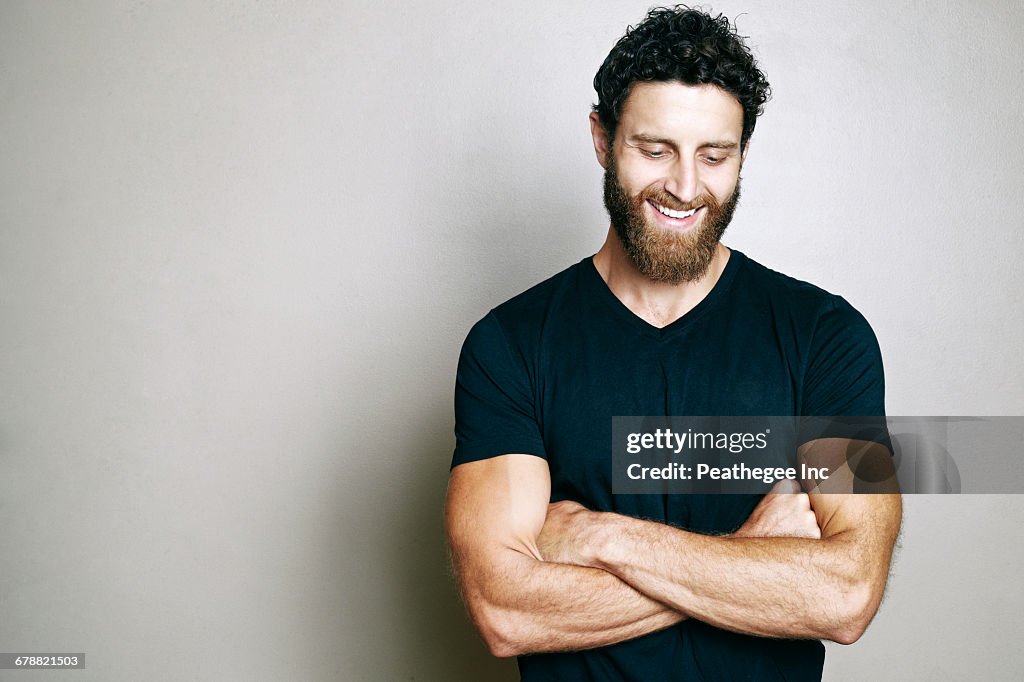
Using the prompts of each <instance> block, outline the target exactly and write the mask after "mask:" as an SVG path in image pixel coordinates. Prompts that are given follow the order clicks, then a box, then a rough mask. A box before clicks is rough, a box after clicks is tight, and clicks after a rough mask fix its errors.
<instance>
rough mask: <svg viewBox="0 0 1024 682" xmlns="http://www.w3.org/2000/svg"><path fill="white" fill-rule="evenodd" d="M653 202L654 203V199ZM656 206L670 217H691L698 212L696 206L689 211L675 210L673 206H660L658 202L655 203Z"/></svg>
mask: <svg viewBox="0 0 1024 682" xmlns="http://www.w3.org/2000/svg"><path fill="white" fill-rule="evenodd" d="M651 203H652V204H654V202H653V201H652V202H651ZM654 208H656V209H658V210H659V211H661V212H662V213H664V214H665V215H667V216H668V217H669V218H689V217H690V216H692V215H693V214H694V213H696V212H697V209H696V208H691V209H690V210H689V211H673V210H672V209H671V208H665V207H664V206H659V205H658V204H654Z"/></svg>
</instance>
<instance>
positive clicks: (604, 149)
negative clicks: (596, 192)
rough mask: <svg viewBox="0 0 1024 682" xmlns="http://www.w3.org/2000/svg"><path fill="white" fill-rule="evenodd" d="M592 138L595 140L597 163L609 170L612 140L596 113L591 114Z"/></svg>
mask: <svg viewBox="0 0 1024 682" xmlns="http://www.w3.org/2000/svg"><path fill="white" fill-rule="evenodd" d="M590 136H591V137H592V138H594V153H596V154H597V162H598V163H599V164H601V168H608V155H609V154H611V153H612V149H611V140H609V139H608V131H607V130H605V129H604V126H603V125H601V119H600V117H598V115H597V112H596V111H592V112H590Z"/></svg>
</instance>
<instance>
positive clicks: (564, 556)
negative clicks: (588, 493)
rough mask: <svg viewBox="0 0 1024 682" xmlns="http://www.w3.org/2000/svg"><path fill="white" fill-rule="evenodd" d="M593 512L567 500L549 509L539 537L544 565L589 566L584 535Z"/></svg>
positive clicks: (554, 503) (550, 505) (552, 505)
mask: <svg viewBox="0 0 1024 682" xmlns="http://www.w3.org/2000/svg"><path fill="white" fill-rule="evenodd" d="M589 513H590V512H589V511H587V508H586V507H584V506H583V505H581V504H579V503H578V502H573V501H571V500H564V501H562V502H552V503H551V504H549V505H548V515H547V518H546V519H545V520H544V527H543V528H542V529H541V531H540V535H539V536H537V548H538V549H539V550H540V556H541V558H542V559H543V560H544V561H550V562H554V563H558V564H575V565H577V566H585V565H586V564H585V563H584V561H585V559H584V556H583V547H584V543H583V535H584V531H585V529H586V523H585V518H586V516H587V514H589Z"/></svg>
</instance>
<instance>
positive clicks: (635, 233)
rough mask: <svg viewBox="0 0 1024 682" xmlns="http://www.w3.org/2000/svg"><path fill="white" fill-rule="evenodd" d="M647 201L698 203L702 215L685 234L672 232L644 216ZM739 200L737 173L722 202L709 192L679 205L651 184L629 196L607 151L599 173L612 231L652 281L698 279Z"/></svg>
mask: <svg viewBox="0 0 1024 682" xmlns="http://www.w3.org/2000/svg"><path fill="white" fill-rule="evenodd" d="M648 200H651V201H654V202H655V203H657V204H659V205H660V206H664V207H665V208H668V209H672V210H678V211H688V210H690V209H691V208H696V207H700V206H703V207H704V216H703V217H702V218H701V221H700V224H699V225H697V226H696V227H695V228H694V229H692V230H688V231H686V232H685V233H679V232H675V231H673V230H668V229H665V228H663V227H661V226H659V225H655V224H653V223H652V222H650V221H649V220H648V219H647V215H646V214H645V212H644V211H645V209H644V204H645V203H646V202H647V201H648ZM739 200H740V180H739V178H736V189H735V190H733V193H732V195H731V196H730V197H729V198H728V199H726V201H725V203H719V201H718V200H717V199H716V198H715V197H714V195H712V194H711V193H709V192H705V193H704V194H701V195H700V196H699V197H697V198H696V199H694V200H693V201H691V202H689V203H688V204H683V203H682V202H680V201H679V200H678V199H676V198H675V197H674V196H672V195H671V194H669V193H668V192H665V191H664V190H662V189H658V188H655V187H653V186H651V187H647V188H646V189H644V190H643V191H642V192H640V194H638V195H637V196H636V197H630V196H629V195H628V194H627V193H626V190H625V189H624V188H623V187H622V184H621V183H620V182H619V177H618V174H617V173H616V170H615V160H614V158H612V157H611V156H610V155H609V163H608V168H607V169H606V170H605V173H604V205H605V208H607V209H608V215H609V216H610V217H611V222H612V226H613V227H614V228H615V233H616V234H618V236H619V241H621V242H622V247H623V248H624V249H625V251H626V254H627V255H628V256H629V258H630V260H632V261H633V264H634V265H635V266H636V269H637V270H639V271H640V272H641V273H642V274H643V275H645V276H646V277H648V278H649V279H651V280H652V281H655V282H666V283H668V284H680V283H682V282H695V281H697V280H699V279H701V278H702V277H703V276H704V275H705V274H706V273H707V271H708V266H709V265H711V259H712V258H713V257H714V255H715V249H716V248H717V246H718V241H719V240H720V239H721V238H722V234H724V233H725V228H726V227H728V226H729V222H730V221H732V214H733V212H734V211H735V210H736V205H737V204H738V203H739Z"/></svg>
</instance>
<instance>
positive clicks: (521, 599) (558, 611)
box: [460, 551, 684, 656]
mask: <svg viewBox="0 0 1024 682" xmlns="http://www.w3.org/2000/svg"><path fill="white" fill-rule="evenodd" d="M460 584H461V586H462V589H463V593H464V598H465V601H466V604H467V605H468V606H469V610H470V614H471V615H472V617H473V620H474V622H475V623H476V624H477V627H478V629H479V630H480V632H481V634H482V635H483V637H484V639H485V641H486V642H487V644H488V646H489V647H490V649H491V652H492V653H494V654H495V655H496V656H516V655H521V654H529V653H543V652H552V651H577V650H582V649H591V648H594V647H599V646H606V645H609V644H615V643H617V642H621V641H625V640H628V639H633V638H636V637H639V636H641V635H645V634H648V633H650V632H654V631H657V630H661V629H664V628H666V627H669V626H671V625H673V624H675V623H678V622H679V621H681V620H683V618H684V616H683V615H682V614H681V613H679V612H678V611H676V610H673V609H671V608H670V607H668V606H666V605H664V604H662V603H660V602H658V601H655V600H653V599H651V598H649V597H647V596H645V595H644V594H642V593H640V592H639V591H637V590H636V589H634V588H633V587H631V586H629V585H627V584H626V583H625V582H623V581H622V580H620V579H619V578H617V577H615V576H614V575H611V574H610V573H608V572H606V571H603V570H600V569H596V568H588V567H583V566H570V565H567V564H559V563H552V562H546V561H540V560H538V559H536V558H534V557H530V556H527V555H525V554H522V553H520V552H515V551H509V552H508V553H506V556H504V557H503V558H502V559H501V560H498V561H495V562H494V563H492V564H490V565H489V566H488V567H487V568H486V570H480V571H475V572H474V571H469V570H464V571H462V572H461V575H460Z"/></svg>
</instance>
